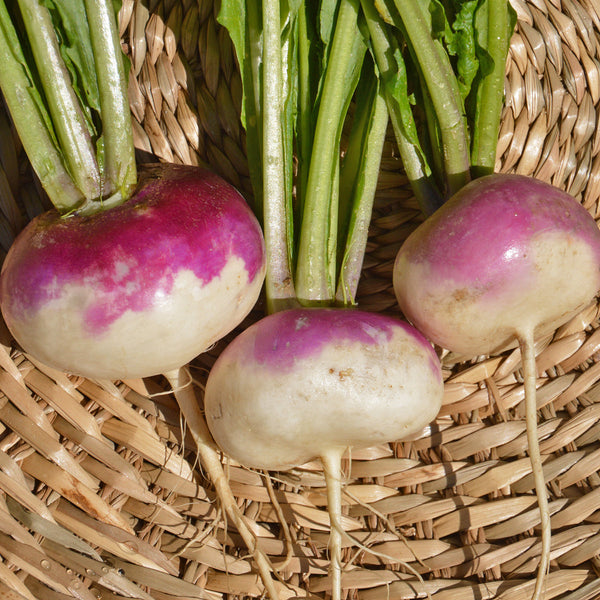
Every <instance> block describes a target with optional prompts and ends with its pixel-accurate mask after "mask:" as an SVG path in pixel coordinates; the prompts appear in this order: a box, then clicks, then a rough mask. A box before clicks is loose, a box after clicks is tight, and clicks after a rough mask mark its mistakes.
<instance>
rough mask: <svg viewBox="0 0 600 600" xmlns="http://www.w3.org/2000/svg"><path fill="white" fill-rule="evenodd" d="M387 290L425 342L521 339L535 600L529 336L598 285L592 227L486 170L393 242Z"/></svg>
mask: <svg viewBox="0 0 600 600" xmlns="http://www.w3.org/2000/svg"><path fill="white" fill-rule="evenodd" d="M394 289H395V292H396V296H397V298H398V303H399V305H400V308H401V309H402V311H403V313H404V315H405V316H406V317H407V318H408V319H409V320H410V321H411V322H412V323H413V324H414V325H415V326H416V327H417V328H418V329H419V330H420V331H422V332H423V333H424V335H425V336H426V337H428V338H429V339H430V340H431V341H433V342H434V343H436V344H439V345H440V346H443V347H444V348H447V349H449V350H452V351H454V352H457V353H460V354H461V355H465V356H468V357H471V356H475V355H481V354H490V353H494V352H497V351H500V350H502V349H503V348H506V347H508V346H510V345H511V344H514V343H519V344H520V345H521V351H522V356H523V370H524V377H525V396H526V407H527V411H526V412H527V432H528V443H529V454H530V457H531V462H532V469H533V473H534V477H535V485H536V493H537V495H538V501H539V506H540V513H541V523H542V556H541V560H540V565H539V570H538V577H537V579H536V586H535V591H534V598H539V597H540V596H541V594H542V590H543V581H544V579H545V574H546V572H547V570H548V565H549V553H550V536H551V529H550V515H549V511H548V503H547V495H546V488H545V482H544V476H543V470H542V465H541V458H540V452H539V444H538V439H537V416H536V398H535V387H536V385H535V380H536V370H535V355H534V345H533V343H534V339H537V338H539V337H540V336H544V335H547V334H550V333H551V332H552V331H554V330H555V329H556V328H557V327H558V326H560V325H561V324H563V323H565V322H566V321H567V320H569V319H570V318H571V317H573V316H574V315H575V314H577V312H579V311H580V310H581V309H583V308H584V307H585V306H586V305H587V304H588V303H589V302H590V301H591V300H592V299H593V298H594V296H595V294H596V293H597V291H598V289H600V231H599V230H598V227H597V225H596V223H595V221H594V219H593V218H592V217H591V216H590V214H589V213H588V212H587V211H586V210H585V208H584V207H583V206H581V204H579V203H578V202H577V201H576V200H574V199H573V198H572V197H571V196H569V195H568V194H566V193H565V192H563V191H561V190H559V189H557V188H555V187H553V186H551V185H549V184H546V183H543V182H541V181H538V180H535V179H532V178H528V177H525V176H520V175H501V174H494V175H489V176H486V177H482V178H480V179H476V180H475V181H473V182H471V183H470V184H468V185H467V186H465V187H464V188H462V189H461V191H460V192H458V193H457V194H456V195H455V196H454V197H453V198H451V199H450V200H449V201H448V202H447V203H446V204H444V205H443V206H442V207H441V208H440V209H439V210H438V211H437V212H436V213H434V214H433V216H432V217H430V218H429V219H428V220H427V221H425V222H424V223H423V224H422V225H421V226H419V227H418V228H417V229H416V230H415V231H414V232H413V233H412V234H411V235H410V236H409V237H408V239H407V240H406V242H405V243H404V244H403V246H402V247H401V249H400V251H399V253H398V256H397V258H396V263H395V267H394Z"/></svg>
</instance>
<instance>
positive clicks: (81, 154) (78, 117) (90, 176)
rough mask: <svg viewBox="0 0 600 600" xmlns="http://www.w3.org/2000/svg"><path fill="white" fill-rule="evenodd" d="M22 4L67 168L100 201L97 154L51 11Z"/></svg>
mask: <svg viewBox="0 0 600 600" xmlns="http://www.w3.org/2000/svg"><path fill="white" fill-rule="evenodd" d="M19 7H20V9H21V15H22V17H23V22H24V24H25V28H26V30H27V36H28V39H29V43H30V46H31V50H32V53H33V56H34V59H35V63H36V67H37V72H38V75H39V77H40V80H41V83H42V87H43V90H44V94H45V96H46V99H47V102H48V109H49V112H50V115H51V117H52V123H53V124H54V128H55V131H56V135H57V137H58V141H59V145H60V147H61V149H62V151H63V156H64V159H65V161H66V163H67V168H68V170H69V173H70V174H71V177H72V178H73V182H74V183H75V185H76V186H77V187H78V188H79V189H80V190H81V193H82V194H83V195H84V197H85V198H86V199H87V200H90V201H92V200H96V199H98V198H99V197H100V196H101V188H100V170H99V168H98V163H97V161H96V153H95V149H94V146H93V143H92V138H91V135H90V133H89V130H88V127H87V123H86V121H85V116H84V115H83V111H82V110H81V105H80V103H79V100H78V99H77V96H76V94H75V91H74V90H73V86H72V84H71V78H70V76H69V73H68V71H67V68H66V66H65V64H64V61H63V59H62V57H61V54H60V47H59V43H58V38H57V36H56V33H55V31H54V28H53V25H52V18H51V16H50V12H49V11H48V9H47V8H46V7H45V6H44V5H43V4H41V3H40V2H39V0H19Z"/></svg>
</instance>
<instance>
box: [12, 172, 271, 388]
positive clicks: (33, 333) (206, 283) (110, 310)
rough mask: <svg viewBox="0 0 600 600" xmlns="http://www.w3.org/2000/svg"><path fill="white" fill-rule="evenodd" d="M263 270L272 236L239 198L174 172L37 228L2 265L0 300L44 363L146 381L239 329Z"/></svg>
mask: <svg viewBox="0 0 600 600" xmlns="http://www.w3.org/2000/svg"><path fill="white" fill-rule="evenodd" d="M264 272H265V254H264V243H263V238H262V233H261V230H260V227H259V225H258V221H257V220H256V218H255V217H254V214H253V213H252V211H251V210H250V208H249V207H248V205H247V204H246V202H245V200H244V199H243V198H242V197H241V195H240V194H239V193H238V192H237V191H236V190H235V189H234V188H233V187H231V186H230V185H229V184H227V183H226V182H225V181H223V180H222V179H221V178H220V177H218V176H216V175H215V174H213V173H212V172H210V171H207V170H204V169H198V168H195V167H185V166H177V165H170V166H162V167H159V168H156V169H155V170H154V176H153V177H150V178H148V179H147V180H146V181H145V183H144V184H143V185H142V186H141V189H140V190H139V191H138V192H137V193H136V194H135V195H134V196H132V197H131V198H130V199H129V200H127V201H126V202H125V203H123V204H121V205H119V206H116V207H114V208H112V209H110V210H107V211H101V212H97V213H94V214H90V215H78V214H74V215H71V216H68V217H61V216H60V214H59V213H58V212H50V213H45V214H43V215H41V216H40V217H38V218H37V219H35V220H34V221H32V222H31V223H30V224H29V225H28V226H27V227H26V229H25V230H24V231H23V232H22V233H21V235H20V236H19V237H18V238H17V240H16V242H15V243H14V244H13V246H12V247H11V249H10V251H9V253H8V256H7V258H6V260H5V262H4V265H3V270H2V277H1V279H0V283H1V287H0V294H1V295H0V302H1V305H2V313H3V315H4V319H5V321H6V324H7V325H8V327H9V329H10V331H11V332H12V334H13V335H14V336H15V338H16V339H17V340H18V341H19V343H20V344H21V346H22V347H23V348H24V349H25V350H26V351H27V352H29V353H31V354H32V355H34V356H36V357H37V358H38V359H40V360H41V361H43V362H45V363H46V364H48V365H51V366H54V367H57V368H60V369H63V370H65V371H69V372H71V373H77V374H79V375H84V376H86V377H91V378H105V379H123V378H132V377H148V376H151V375H157V374H160V373H164V372H165V371H171V370H172V369H176V368H179V367H181V366H182V365H185V364H187V363H188V362H189V361H190V360H192V359H193V358H194V357H196V356H198V354H200V353H202V352H204V351H205V350H206V349H207V348H208V347H209V346H211V345H212V344H214V343H215V342H216V341H217V340H219V339H221V337H223V336H224V335H226V334H227V333H229V331H231V329H233V328H234V327H235V326H236V325H238V324H239V323H240V322H241V321H242V320H243V319H244V317H246V315H247V314H248V313H249V311H250V309H251V308H252V306H253V305H254V304H255V302H256V299H257V298H258V295H259V292H260V289H261V287H262V283H263V279H264Z"/></svg>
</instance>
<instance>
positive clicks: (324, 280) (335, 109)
mask: <svg viewBox="0 0 600 600" xmlns="http://www.w3.org/2000/svg"><path fill="white" fill-rule="evenodd" d="M358 8H359V5H358V0H347V1H345V2H342V3H341V4H340V6H339V13H338V16H337V22H336V26H335V33H334V37H333V41H332V45H331V53H330V56H329V59H328V63H327V71H326V74H325V79H324V83H323V89H322V93H321V98H320V110H319V115H318V117H317V124H316V128H315V135H314V143H313V149H312V154H311V163H310V170H309V175H308V182H307V189H306V196H305V199H304V211H303V219H302V228H301V232H300V245H299V249H298V263H297V267H296V290H297V295H298V298H299V300H300V302H301V303H307V304H312V303H330V302H331V301H332V300H333V298H334V295H335V260H333V261H332V256H331V253H332V249H335V248H336V245H337V242H336V234H337V221H336V220H335V218H336V215H337V209H336V208H335V206H334V202H333V197H334V196H336V195H337V191H336V190H334V189H333V185H332V184H333V183H334V182H335V180H336V176H337V174H338V169H339V141H340V136H341V130H342V124H343V121H344V118H345V114H346V110H347V105H348V103H349V100H350V96H351V94H352V91H353V89H354V87H353V86H355V85H356V80H357V77H358V73H359V72H360V65H361V64H362V60H363V58H364V52H365V47H364V44H363V42H362V39H361V36H360V33H359V30H358V22H357V19H358Z"/></svg>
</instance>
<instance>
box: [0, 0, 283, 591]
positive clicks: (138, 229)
mask: <svg viewBox="0 0 600 600" xmlns="http://www.w3.org/2000/svg"><path fill="white" fill-rule="evenodd" d="M57 4H59V5H60V8H59V9H58V10H56V11H52V12H50V11H49V10H48V8H47V7H46V6H45V5H44V4H42V3H39V2H37V1H34V2H30V1H29V0H23V1H22V2H20V3H19V9H18V10H19V12H20V14H19V15H15V14H10V13H9V11H8V9H7V7H6V6H5V5H4V3H1V4H0V25H1V27H0V85H1V87H2V92H3V95H4V97H5V100H6V103H7V106H8V108H9V110H10V112H11V115H12V117H13V120H14V122H15V125H16V128H17V130H18V133H19V135H20V137H21V139H22V141H23V145H24V148H25V150H26V152H27V154H28V156H29V158H30V160H31V163H32V165H33V167H34V169H35V171H36V173H37V174H38V176H39V178H40V180H41V183H42V184H43V186H44V188H45V189H46V191H47V193H48V195H49V197H50V200H51V201H52V203H53V204H54V206H55V207H56V210H54V211H51V212H49V213H46V214H43V215H41V216H39V217H38V218H36V219H35V220H33V221H32V222H31V223H30V224H29V225H28V226H27V227H26V228H25V229H24V230H23V232H21V234H20V235H19V236H18V238H17V240H16V241H15V242H14V244H13V246H12V247H11V249H10V251H9V252H8V255H7V257H6V260H5V262H4V264H3V268H2V274H1V280H0V292H1V295H0V303H1V308H2V314H3V316H4V319H5V321H6V324H7V325H8V328H9V329H10V331H11V333H12V334H13V335H14V337H15V339H16V340H17V342H18V343H19V344H20V345H21V347H22V348H23V349H24V350H25V351H26V352H28V353H30V354H31V355H33V356H35V357H36V358H37V359H39V360H41V361H43V362H45V363H47V364H49V365H51V366H53V367H56V368H59V369H63V370H65V371H68V372H70V373H73V374H78V375H83V376H86V377H91V378H99V379H106V378H110V379H125V378H135V377H148V376H152V375H157V374H161V373H164V374H165V375H166V377H167V378H168V379H169V381H170V382H171V384H172V386H173V388H174V392H175V396H176V398H177V400H178V401H179V403H180V406H181V408H182V411H183V413H184V415H185V417H186V418H187V421H188V424H189V427H190V429H191V433H192V435H193V436H194V438H195V440H196V442H197V445H198V452H199V455H200V458H201V460H202V462H203V466H204V468H205V469H206V470H207V472H208V474H209V476H210V477H211V479H212V480H213V483H214V485H215V488H216V490H217V493H218V495H219V497H220V499H221V501H222V504H223V506H224V508H225V510H226V512H227V514H228V515H229V517H230V518H231V520H232V521H233V522H234V524H235V525H236V526H237V527H238V529H239V531H240V533H241V535H242V537H243V538H244V540H245V542H246V543H247V545H248V547H249V548H250V549H251V550H252V551H253V553H254V556H255V558H256V561H257V565H258V568H259V570H260V573H261V577H262V579H263V581H264V583H265V586H266V587H267V589H268V590H269V592H270V593H271V595H272V596H273V597H274V598H275V597H276V596H277V592H276V590H275V588H274V587H273V580H272V577H271V573H270V567H269V564H268V561H267V559H266V557H265V556H264V554H263V553H262V552H260V551H259V550H258V549H257V548H256V541H255V538H254V537H253V535H252V533H251V532H250V530H249V528H248V526H247V524H246V523H245V521H244V519H243V516H242V515H241V512H240V510H239V508H238V506H237V504H236V503H235V499H234V498H233V495H232V493H231V490H230V488H229V486H228V484H227V480H226V478H225V475H224V473H223V469H222V465H221V462H220V460H219V455H218V453H217V451H216V448H215V447H214V444H213V442H212V440H211V438H210V434H209V433H208V430H207V428H206V424H205V423H204V421H203V419H202V417H201V415H200V412H199V407H198V404H197V401H196V398H195V396H194V393H193V390H192V387H191V379H190V377H189V373H188V372H187V370H186V368H185V365H186V364H187V363H188V362H189V361H190V360H191V359H193V358H194V357H195V356H197V355H198V354H200V353H201V352H204V351H205V350H206V349H207V348H208V347H209V346H211V345H212V344H213V343H214V342H215V341H217V340H218V339H220V338H221V337H222V336H224V335H225V334H227V333H228V332H230V331H231V330H233V329H234V328H235V327H236V326H237V325H238V324H239V323H240V322H241V321H242V320H243V319H244V318H245V317H246V315H247V314H248V313H249V311H250V310H251V308H252V306H253V305H254V304H255V302H256V300H257V298H258V295H259V293H260V290H261V287H262V284H263V280H264V275H265V248H264V240H263V237H262V231H261V229H260V226H259V223H258V220H257V219H256V217H255V216H254V214H253V212H252V211H251V209H250V208H249V206H248V205H247V204H246V202H245V200H244V199H243V198H242V196H241V195H240V194H239V193H238V192H237V191H236V190H235V189H234V188H233V187H231V186H230V185H229V184H227V183H226V182H225V181H223V180H222V179H221V178H219V177H217V176H216V175H214V174H213V173H210V172H209V171H207V170H205V169H200V168H197V167H193V166H175V165H161V166H156V167H154V168H153V169H152V170H150V171H149V172H147V173H146V175H147V176H146V177H145V178H142V179H141V180H140V181H139V182H138V181H137V170H136V164H135V159H134V149H133V142H132V133H131V116H130V113H129V106H128V102H127V97H126V83H125V74H124V71H125V69H124V61H123V58H122V54H121V48H120V43H119V39H118V35H117V29H116V19H115V14H114V12H113V6H112V3H110V2H108V1H97V0H94V1H90V2H80V3H77V2H71V3H69V5H68V7H67V6H63V5H62V4H61V3H60V2H58V3H57ZM11 9H14V10H17V8H16V6H13V5H11ZM20 19H22V20H23V22H24V23H25V26H26V31H27V39H26V40H23V42H21V40H20V38H19V33H20V34H21V35H23V34H24V32H18V31H17V30H16V29H15V27H14V25H13V22H19V21H20ZM53 19H54V20H53ZM54 28H56V30H57V31H58V32H59V33H58V34H57V31H55V29H54ZM59 40H69V42H70V43H72V44H73V45H74V48H71V47H70V48H69V52H66V53H64V56H65V57H69V60H70V61H72V62H70V63H69V65H66V64H65V63H64V62H63V59H62V55H61V52H60V48H59ZM21 43H23V44H24V45H26V46H27V47H28V49H29V48H30V49H31V56H33V57H34V59H35V60H31V57H30V54H29V52H27V53H25V52H21ZM90 60H91V63H92V64H91V66H90V64H89V61H90ZM72 72H76V73H77V76H76V77H74V78H73V81H72V80H71V78H70V73H72ZM32 82H40V87H39V88H33V87H32ZM76 86H77V89H76ZM57 90H61V94H56V91H57ZM86 102H87V104H86Z"/></svg>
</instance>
